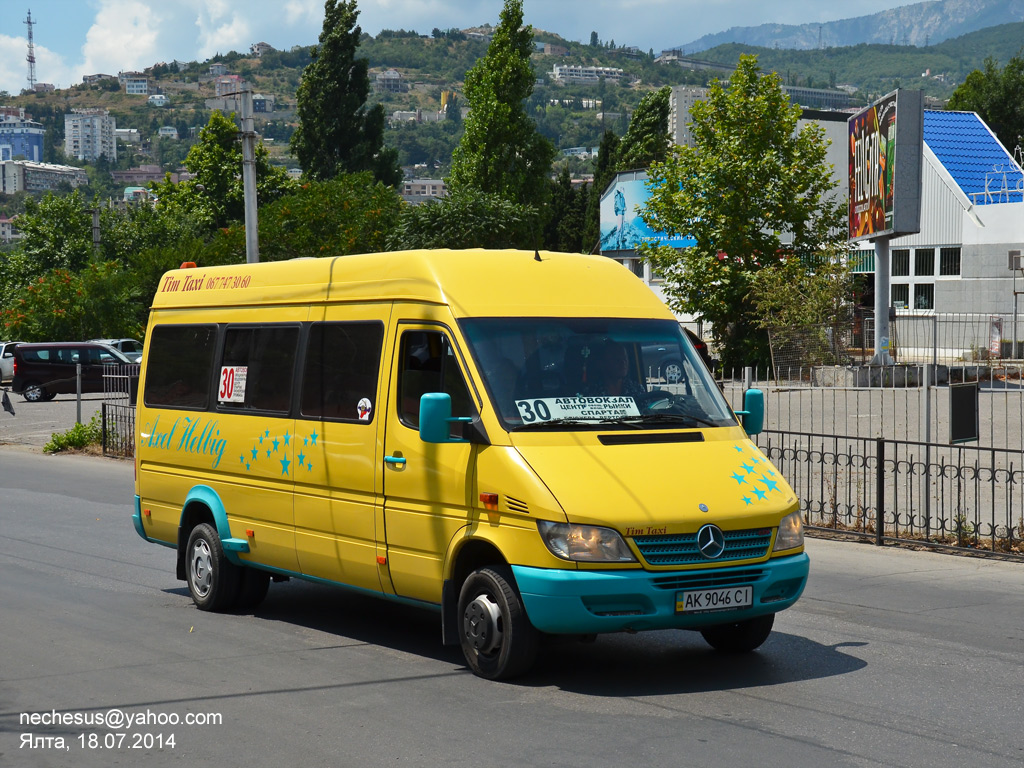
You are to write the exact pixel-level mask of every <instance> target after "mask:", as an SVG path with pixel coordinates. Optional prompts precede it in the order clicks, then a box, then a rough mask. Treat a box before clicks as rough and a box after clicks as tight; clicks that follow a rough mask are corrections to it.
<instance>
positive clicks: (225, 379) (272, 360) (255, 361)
mask: <svg viewBox="0 0 1024 768" xmlns="http://www.w3.org/2000/svg"><path fill="white" fill-rule="evenodd" d="M298 341H299V328H298V326H295V325H291V326H288V325H270V326H266V325H265V326H260V327H243V328H239V327H231V326H228V329H227V332H226V333H225V335H224V356H223V358H222V359H221V364H220V373H219V378H218V385H217V403H218V405H220V406H221V407H223V408H228V409H231V410H240V411H248V410H254V411H278V412H281V413H284V412H286V411H287V410H288V409H289V407H290V405H291V401H292V374H293V372H294V370H295V350H296V348H297V346H298Z"/></svg>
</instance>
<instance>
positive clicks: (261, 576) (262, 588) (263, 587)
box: [235, 567, 270, 611]
mask: <svg viewBox="0 0 1024 768" xmlns="http://www.w3.org/2000/svg"><path fill="white" fill-rule="evenodd" d="M239 581H240V582H241V583H240V584H239V587H238V597H237V598H236V599H235V608H237V609H238V610H240V611H252V610H255V609H256V608H258V607H259V605H260V603H262V602H263V598H265V597H266V596H267V590H268V589H270V574H269V573H267V572H266V571H261V570H259V569H258V568H248V567H246V568H243V569H242V573H241V574H240V575H239Z"/></svg>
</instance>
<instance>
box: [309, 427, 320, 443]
mask: <svg viewBox="0 0 1024 768" xmlns="http://www.w3.org/2000/svg"><path fill="white" fill-rule="evenodd" d="M317 437H318V435H317V433H316V430H315V429H314V430H313V434H311V435H310V436H309V439H310V440H312V441H313V445H316V439H317Z"/></svg>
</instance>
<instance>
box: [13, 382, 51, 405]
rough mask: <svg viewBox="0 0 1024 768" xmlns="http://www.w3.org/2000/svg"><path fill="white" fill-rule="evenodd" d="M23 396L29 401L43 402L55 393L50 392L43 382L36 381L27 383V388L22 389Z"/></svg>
mask: <svg viewBox="0 0 1024 768" xmlns="http://www.w3.org/2000/svg"><path fill="white" fill-rule="evenodd" d="M21 396H22V397H23V398H25V401H26V402H29V403H43V402H46V401H47V400H53V398H54V395H51V394H50V393H48V392H47V391H46V388H45V387H43V385H42V384H37V383H36V382H34V381H30V382H29V383H28V384H26V385H25V388H24V389H23V390H21Z"/></svg>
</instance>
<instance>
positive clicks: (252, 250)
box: [242, 86, 260, 264]
mask: <svg viewBox="0 0 1024 768" xmlns="http://www.w3.org/2000/svg"><path fill="white" fill-rule="evenodd" d="M242 187H243V190H244V191H243V195H244V199H245V260H246V262H248V263H249V264H255V263H257V262H258V261H259V260H260V243H259V224H258V223H257V219H256V130H255V128H254V125H253V119H252V90H251V88H250V87H249V86H246V88H245V90H244V91H242Z"/></svg>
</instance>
